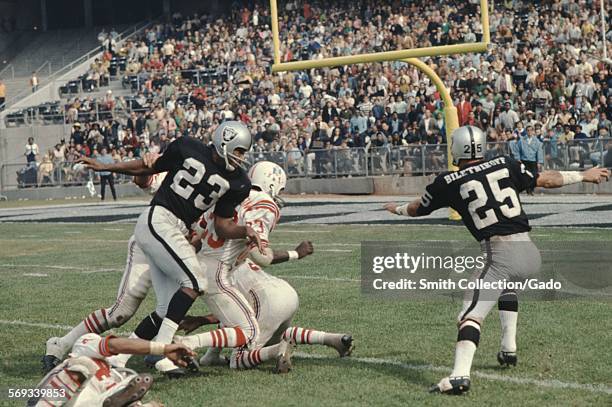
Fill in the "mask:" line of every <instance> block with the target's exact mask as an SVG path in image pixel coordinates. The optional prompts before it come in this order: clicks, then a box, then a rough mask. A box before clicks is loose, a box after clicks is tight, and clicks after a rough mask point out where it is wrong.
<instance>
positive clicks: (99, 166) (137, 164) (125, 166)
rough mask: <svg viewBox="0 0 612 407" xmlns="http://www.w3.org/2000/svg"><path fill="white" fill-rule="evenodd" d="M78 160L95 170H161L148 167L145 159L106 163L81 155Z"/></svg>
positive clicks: (133, 172) (141, 172) (136, 172)
mask: <svg viewBox="0 0 612 407" xmlns="http://www.w3.org/2000/svg"><path fill="white" fill-rule="evenodd" d="M77 162H79V163H82V164H85V166H86V167H87V168H90V169H92V170H94V171H110V172H116V173H119V174H127V175H151V174H155V173H157V172H159V171H156V170H154V169H153V168H149V167H147V166H146V165H145V163H144V161H143V160H131V161H121V162H118V163H112V164H104V163H101V162H100V161H98V160H95V159H93V158H91V157H85V156H81V157H79V159H78V160H77Z"/></svg>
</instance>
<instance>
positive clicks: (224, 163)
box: [80, 121, 260, 374]
mask: <svg viewBox="0 0 612 407" xmlns="http://www.w3.org/2000/svg"><path fill="white" fill-rule="evenodd" d="M212 141H213V142H212V146H207V145H204V144H203V143H202V142H200V141H199V140H197V139H193V138H191V137H179V138H177V139H176V140H175V141H173V142H172V143H170V145H169V146H168V148H167V149H166V151H165V152H164V153H163V154H162V155H161V156H160V157H159V159H157V160H155V162H154V163H153V164H152V165H150V166H148V165H146V164H145V162H144V161H143V160H133V161H127V162H121V163H114V164H102V163H100V162H98V161H96V160H93V159H91V158H87V157H82V158H81V159H80V162H83V163H85V164H86V165H87V167H88V168H90V169H93V170H94V171H111V172H117V173H122V174H128V175H134V176H141V175H151V174H156V173H160V172H165V171H167V172H168V176H167V177H166V178H165V179H164V181H163V182H162V185H161V186H160V188H159V190H158V191H157V192H156V194H155V196H154V197H153V200H152V201H151V206H150V207H149V208H148V209H146V210H145V211H144V212H143V213H142V214H141V216H140V217H139V218H138V222H137V223H136V228H135V232H134V236H135V239H136V242H137V244H138V246H139V247H140V249H142V252H143V253H144V255H145V256H146V259H147V262H148V264H149V269H150V273H151V281H152V285H153V288H154V289H155V294H156V299H157V307H156V310H155V314H151V315H150V316H148V317H146V318H145V319H144V320H142V321H141V324H140V325H139V326H138V328H137V332H140V335H143V336H144V337H145V338H146V339H152V338H153V337H155V338H156V340H157V341H159V342H162V343H170V342H171V341H172V337H173V336H174V334H175V332H176V328H177V327H178V324H179V323H180V322H181V321H182V319H183V318H184V317H185V315H186V313H187V311H188V310H189V308H191V305H192V304H193V302H194V301H195V299H196V298H197V297H198V296H199V295H201V294H202V293H204V292H206V276H205V270H202V268H201V264H200V262H199V261H198V259H197V258H196V254H195V251H194V249H193V247H192V246H191V245H190V244H189V242H187V241H186V240H185V235H186V234H187V232H188V227H190V226H191V225H192V224H193V223H194V222H195V221H197V220H198V219H199V218H200V217H201V216H202V214H203V213H204V212H205V211H206V210H208V209H210V208H213V207H214V213H215V215H216V217H215V226H216V228H217V232H218V234H219V236H222V237H223V238H227V239H230V238H249V239H252V240H254V241H255V242H256V243H257V246H259V245H260V243H259V241H258V237H257V234H256V233H255V232H254V231H253V230H252V229H251V228H249V227H241V226H237V225H236V224H235V223H234V222H233V221H232V215H233V211H234V208H235V207H236V205H238V204H239V203H240V202H242V200H244V199H245V198H246V197H247V196H248V193H249V190H250V182H249V180H248V177H247V176H246V173H245V172H244V170H243V169H242V168H241V167H240V164H241V163H242V162H243V161H244V154H245V152H246V151H248V150H249V149H250V148H251V145H252V137H251V133H250V131H249V129H248V128H247V127H246V126H245V125H244V124H242V123H241V122H237V121H227V122H224V123H222V124H221V125H219V127H217V128H216V129H215V132H214V134H213V137H212ZM162 318H163V319H162ZM140 335H139V336H140ZM156 367H157V369H158V370H160V371H162V372H167V373H169V374H172V373H174V372H178V373H181V374H182V373H183V372H180V369H178V368H177V367H176V366H174V365H173V364H172V363H170V362H169V361H168V360H167V359H162V360H161V361H160V362H159V364H158V365H157V366H156Z"/></svg>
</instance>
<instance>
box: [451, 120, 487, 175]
mask: <svg viewBox="0 0 612 407" xmlns="http://www.w3.org/2000/svg"><path fill="white" fill-rule="evenodd" d="M451 137H452V144H451V153H452V155H453V164H455V165H459V160H477V159H479V158H484V156H485V151H486V149H487V136H486V135H485V133H484V131H482V130H480V129H479V128H478V127H474V126H463V127H459V128H458V129H455V131H453V134H452V136H451Z"/></svg>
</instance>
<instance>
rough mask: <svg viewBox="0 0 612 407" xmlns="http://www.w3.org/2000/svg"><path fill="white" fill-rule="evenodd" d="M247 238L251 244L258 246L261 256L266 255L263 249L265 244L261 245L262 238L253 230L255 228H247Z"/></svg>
mask: <svg viewBox="0 0 612 407" xmlns="http://www.w3.org/2000/svg"><path fill="white" fill-rule="evenodd" d="M246 238H247V240H248V242H249V243H255V244H256V245H257V248H258V249H259V252H260V253H261V254H264V252H263V250H264V247H263V244H262V243H261V238H260V237H259V235H258V234H257V232H255V230H253V228H252V227H250V226H247V227H246Z"/></svg>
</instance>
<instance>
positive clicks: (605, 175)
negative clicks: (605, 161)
mask: <svg viewBox="0 0 612 407" xmlns="http://www.w3.org/2000/svg"><path fill="white" fill-rule="evenodd" d="M582 176H583V179H582V181H583V182H591V183H593V184H599V183H602V182H604V181H607V180H609V179H610V170H608V169H607V168H599V167H594V168H591V169H590V170H586V171H584V172H583V173H582Z"/></svg>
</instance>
